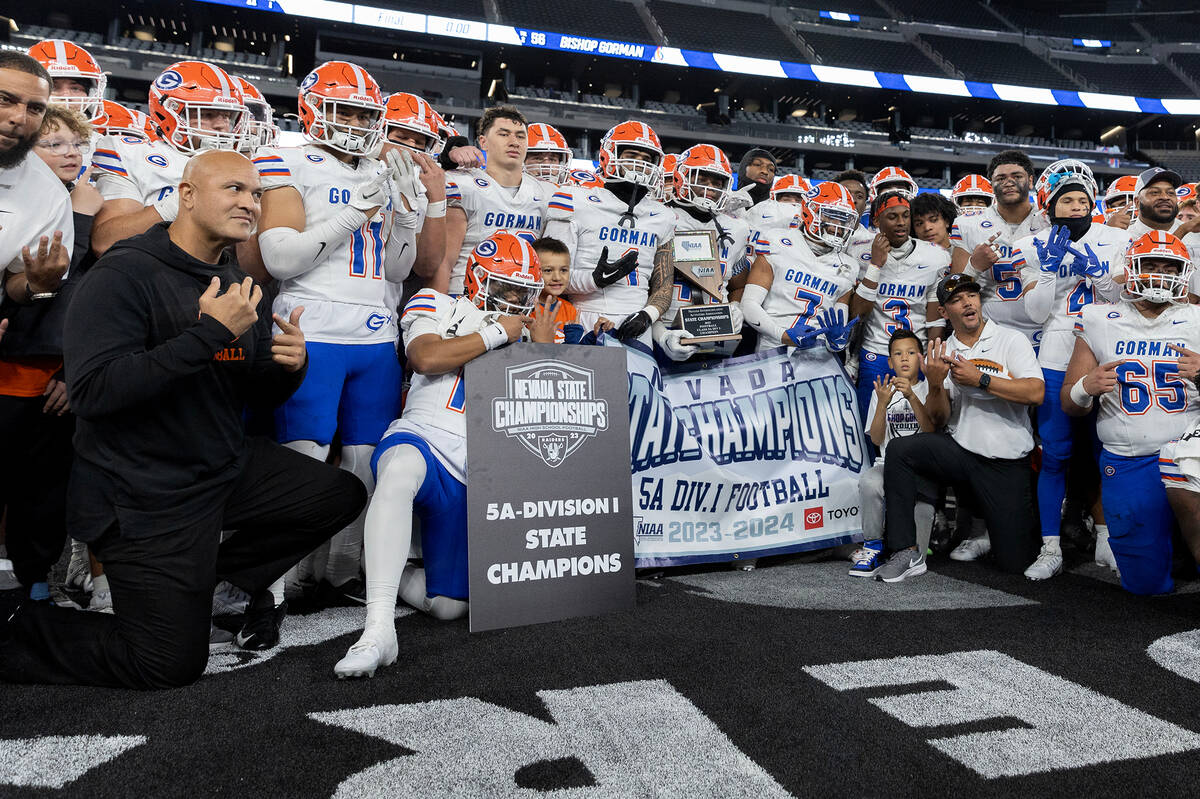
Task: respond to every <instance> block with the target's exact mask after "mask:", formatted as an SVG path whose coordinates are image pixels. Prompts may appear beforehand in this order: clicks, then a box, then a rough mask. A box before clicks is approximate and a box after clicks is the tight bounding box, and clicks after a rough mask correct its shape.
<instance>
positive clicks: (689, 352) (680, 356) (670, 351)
mask: <svg viewBox="0 0 1200 799" xmlns="http://www.w3.org/2000/svg"><path fill="white" fill-rule="evenodd" d="M688 338H695V336H693V335H692V334H691V333H689V332H687V331H686V330H669V331H667V335H665V336H664V337H663V339H662V341H660V342H659V346H661V347H662V350H663V352H665V353H666V354H667V357H668V358H670V359H671V360H672V361H686V360H687V359H688V358H690V357H692V356H693V355H695V354H696V352H697V351H699V349H700V348H699V347H698V346H696V345H695V344H684V343H683V339H688Z"/></svg>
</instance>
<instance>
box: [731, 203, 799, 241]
mask: <svg viewBox="0 0 1200 799" xmlns="http://www.w3.org/2000/svg"><path fill="white" fill-rule="evenodd" d="M801 213H802V212H801V208H800V204H799V203H781V202H779V200H763V201H762V202H760V203H758V204H756V205H753V206H751V207H750V208H749V209H747V210H746V211H745V213H744V214H743V217H744V218H745V220H746V222H747V223H748V224H749V225H750V229H751V230H752V231H754V232H755V233H757V232H758V231H760V230H762V231H766V230H777V229H779V228H785V229H787V230H799V228H800V222H801Z"/></svg>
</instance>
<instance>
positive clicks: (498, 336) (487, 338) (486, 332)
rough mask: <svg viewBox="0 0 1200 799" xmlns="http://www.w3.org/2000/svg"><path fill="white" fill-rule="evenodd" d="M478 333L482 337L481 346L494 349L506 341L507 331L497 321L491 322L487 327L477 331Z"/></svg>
mask: <svg viewBox="0 0 1200 799" xmlns="http://www.w3.org/2000/svg"><path fill="white" fill-rule="evenodd" d="M479 335H480V336H482V337H483V346H485V347H487V348H488V349H489V350H494V349H496V348H497V347H503V346H504V345H505V344H507V343H508V331H507V330H505V329H504V325H502V324H500V323H499V322H492V323H491V324H490V325H488V326H487V327H485V328H483V329H482V330H480V331H479Z"/></svg>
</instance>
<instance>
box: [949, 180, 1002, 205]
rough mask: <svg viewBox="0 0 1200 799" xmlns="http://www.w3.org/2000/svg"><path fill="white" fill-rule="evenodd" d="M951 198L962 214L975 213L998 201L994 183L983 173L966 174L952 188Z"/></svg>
mask: <svg viewBox="0 0 1200 799" xmlns="http://www.w3.org/2000/svg"><path fill="white" fill-rule="evenodd" d="M950 200H951V202H953V203H954V205H955V207H957V208H958V212H959V213H961V214H968V213H974V212H975V211H976V210H978V209H980V208H987V207H988V206H990V205H991V204H992V203H994V202H995V201H996V195H995V193H994V192H993V191H992V184H991V183H989V182H988V179H987V178H985V177H984V176H983V175H965V176H964V177H963V178H962V179H961V180H959V181H958V183H955V184H954V188H953V189H951V190H950Z"/></svg>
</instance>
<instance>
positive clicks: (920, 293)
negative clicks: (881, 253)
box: [862, 238, 950, 358]
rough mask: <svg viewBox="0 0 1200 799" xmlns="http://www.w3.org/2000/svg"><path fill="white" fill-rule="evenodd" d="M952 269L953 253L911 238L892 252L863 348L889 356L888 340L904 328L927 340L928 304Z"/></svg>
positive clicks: (880, 281)
mask: <svg viewBox="0 0 1200 799" xmlns="http://www.w3.org/2000/svg"><path fill="white" fill-rule="evenodd" d="M949 268H950V253H948V252H946V251H945V250H943V249H942V248H941V247H939V246H937V245H936V244H930V243H929V242H927V241H921V240H920V239H912V238H910V239H909V240H908V241H907V242H906V243H904V244H902V245H901V246H899V247H895V248H893V249H892V251H891V252H889V253H888V258H887V262H886V263H885V264H884V265H883V270H882V272H881V274H880V276H879V289H878V292H879V298H878V299H877V300H875V305H874V306H872V308H871V311H870V313H869V314H868V315H867V318H866V319H865V320H864V321H865V322H866V325H865V327H864V329H863V344H862V347H863V349H864V350H866V351H867V352H873V353H875V354H876V355H882V356H883V357H884V358H886V357H887V352H888V341H889V340H890V339H891V337H892V334H893V333H895V332H896V331H897V330H900V329H902V328H903V329H907V330H911V331H913V332H914V333H916V334H917V336H918V337H919V338H920V339H921V341H925V340H926V339H927V333H926V328H927V327H928V326H929V325H928V320H927V319H926V318H925V308H926V303H929V302H936V301H937V284H938V281H939V280H940V279H941V278H942V276H943V275H944V274H946V271H947V270H948V269H949Z"/></svg>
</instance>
